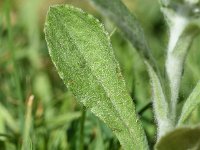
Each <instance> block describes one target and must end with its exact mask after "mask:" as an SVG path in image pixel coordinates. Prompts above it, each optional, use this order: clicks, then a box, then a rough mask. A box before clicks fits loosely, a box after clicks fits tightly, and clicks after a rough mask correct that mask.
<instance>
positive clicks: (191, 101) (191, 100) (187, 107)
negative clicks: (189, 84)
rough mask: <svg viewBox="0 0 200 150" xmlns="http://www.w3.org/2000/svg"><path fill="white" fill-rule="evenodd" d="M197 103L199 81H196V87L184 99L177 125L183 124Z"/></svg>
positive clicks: (199, 95) (199, 99)
mask: <svg viewBox="0 0 200 150" xmlns="http://www.w3.org/2000/svg"><path fill="white" fill-rule="evenodd" d="M199 104H200V82H198V84H197V85H196V87H195V88H194V90H193V91H192V93H191V94H190V96H189V97H188V99H187V100H186V102H185V104H184V105H183V109H182V112H181V116H180V119H179V121H178V125H181V124H183V123H184V122H185V121H186V120H187V119H188V117H189V116H190V114H191V113H192V111H193V110H194V109H195V108H197V107H198V106H199Z"/></svg>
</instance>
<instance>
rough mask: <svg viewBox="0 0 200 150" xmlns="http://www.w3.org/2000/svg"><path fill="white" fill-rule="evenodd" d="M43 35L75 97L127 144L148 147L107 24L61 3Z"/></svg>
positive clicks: (49, 17)
mask: <svg viewBox="0 0 200 150" xmlns="http://www.w3.org/2000/svg"><path fill="white" fill-rule="evenodd" d="M45 36H46V41H47V45H48V49H49V53H50V56H51V58H52V61H53V62H54V64H55V66H56V68H57V71H58V73H59V75H60V77H61V78H62V79H63V81H64V83H65V84H66V85H67V87H68V88H69V89H70V90H71V91H72V92H73V94H74V95H75V96H76V99H77V100H79V101H80V102H81V103H82V104H83V105H84V106H86V107H87V108H88V109H90V110H91V111H92V112H93V113H94V114H95V115H96V116H98V117H99V118H100V119H102V120H103V121H104V122H105V123H106V124H107V125H108V126H109V127H110V128H111V129H112V131H113V132H114V133H115V134H116V136H117V137H118V139H119V141H120V142H121V144H122V146H123V147H124V149H127V150H133V149H141V150H143V149H144V150H145V149H148V145H147V141H146V137H145V135H144V131H143V129H142V125H141V123H140V121H139V120H138V117H137V115H136V112H135V107H134V104H133V102H132V99H131V97H130V96H129V95H128V93H127V90H126V85H125V82H124V79H123V77H122V74H121V71H120V68H119V64H118V62H117V61H116V59H115V56H114V53H113V49H112V46H111V44H110V39H109V36H108V33H107V32H106V31H105V29H104V27H103V25H102V24H101V23H100V22H99V21H98V20H97V19H95V18H94V17H93V16H91V15H89V14H87V13H85V12H83V11H82V10H80V9H78V8H74V7H72V6H68V5H60V6H55V7H51V8H50V10H49V12H48V15H47V20H46V23H45Z"/></svg>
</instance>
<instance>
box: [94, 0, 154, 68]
mask: <svg viewBox="0 0 200 150" xmlns="http://www.w3.org/2000/svg"><path fill="white" fill-rule="evenodd" d="M90 1H92V2H93V3H94V4H95V5H96V6H97V8H99V9H100V10H101V11H100V12H101V13H103V14H104V15H105V16H108V17H109V18H110V19H111V20H112V21H113V22H114V23H115V24H116V25H117V27H118V28H119V29H120V30H121V31H122V33H123V34H124V36H125V37H126V38H127V39H128V40H129V41H130V42H131V43H132V45H133V46H134V47H135V48H136V49H137V50H138V51H139V53H140V54H141V56H142V57H143V58H145V59H147V60H149V61H150V63H151V65H152V66H153V67H155V66H156V64H155V61H154V59H153V57H152V54H151V52H150V49H149V46H148V44H147V42H146V39H145V35H144V31H143V29H142V27H141V26H140V23H139V22H138V20H137V19H136V17H135V16H134V14H132V13H131V12H130V11H129V10H128V8H127V7H126V6H125V5H124V4H123V3H122V2H121V0H90Z"/></svg>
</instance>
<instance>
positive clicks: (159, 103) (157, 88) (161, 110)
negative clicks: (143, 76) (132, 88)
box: [146, 63, 172, 138]
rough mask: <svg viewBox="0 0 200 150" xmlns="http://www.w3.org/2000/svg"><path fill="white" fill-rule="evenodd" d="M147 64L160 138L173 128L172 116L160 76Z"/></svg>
mask: <svg viewBox="0 0 200 150" xmlns="http://www.w3.org/2000/svg"><path fill="white" fill-rule="evenodd" d="M146 65H147V68H148V72H149V76H150V79H151V86H152V91H153V93H152V94H153V96H152V97H153V108H154V113H155V117H156V120H157V122H158V138H160V137H161V136H163V135H164V134H165V133H166V132H168V131H169V130H171V128H172V125H171V121H170V118H169V117H168V114H169V107H168V103H167V101H166V99H165V95H164V93H163V90H162V87H161V83H160V81H159V78H158V76H157V75H156V73H155V72H154V70H153V68H152V67H151V66H150V65H149V64H148V63H146Z"/></svg>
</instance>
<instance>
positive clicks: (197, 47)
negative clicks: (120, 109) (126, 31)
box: [0, 0, 200, 150]
mask: <svg viewBox="0 0 200 150" xmlns="http://www.w3.org/2000/svg"><path fill="white" fill-rule="evenodd" d="M124 2H125V4H126V5H127V6H128V7H129V9H130V10H131V11H133V12H135V14H136V16H137V18H138V20H139V21H140V22H141V25H142V27H143V28H144V31H145V34H146V37H147V41H148V43H149V45H150V47H151V49H152V53H153V55H154V56H155V58H156V61H157V63H158V65H159V67H160V69H161V73H162V74H163V75H165V72H164V63H165V57H166V48H167V42H168V30H167V27H166V24H165V22H164V19H163V16H162V14H161V12H160V9H159V5H158V2H157V1H156V0H124ZM60 3H66V4H72V5H74V6H77V7H80V8H82V9H83V10H85V11H87V12H89V13H91V14H93V15H94V16H96V17H97V18H99V19H100V20H101V21H102V22H103V23H104V24H105V27H106V29H107V31H108V32H109V33H111V32H112V31H113V30H114V29H115V25H114V24H112V22H110V21H109V19H108V18H105V17H103V16H102V15H101V14H100V13H99V12H97V11H96V9H95V8H94V7H93V6H91V5H90V4H89V3H88V1H86V0H0V150H17V149H24V150H29V149H33V150H46V149H48V150H65V149H66V150H68V149H69V150H83V149H88V150H118V149H122V148H121V147H120V144H119V142H118V140H117V139H116V137H115V136H114V135H113V134H112V132H111V130H110V129H109V128H107V127H106V125H105V124H104V123H103V122H102V121H100V120H99V119H98V118H96V117H95V116H94V115H93V114H92V113H91V112H90V111H88V110H85V109H84V108H83V107H82V106H81V105H80V104H79V103H77V101H76V100H75V98H74V96H73V95H72V93H71V92H70V91H68V89H67V88H66V87H65V85H64V84H63V82H62V80H61V79H60V78H59V76H58V74H57V72H56V70H55V67H54V66H53V64H52V62H51V60H50V57H49V55H48V50H47V46H46V42H45V39H44V32H43V27H44V21H45V16H46V12H47V10H48V7H49V6H51V5H53V4H60ZM199 40H200V37H199V36H198V37H197V38H196V39H195V41H194V43H193V45H192V48H191V49H190V52H189V56H188V58H187V62H186V67H185V70H184V76H183V81H182V85H181V92H180V103H179V106H181V104H182V102H183V101H184V100H185V99H186V98H187V97H188V95H189V93H190V92H191V90H192V89H193V87H194V86H195V84H196V82H197V81H198V80H199V79H200V43H199ZM111 42H112V44H113V48H114V51H115V55H116V57H117V59H118V61H119V63H120V66H121V69H122V73H123V75H124V77H125V80H126V84H127V89H128V91H129V92H130V94H131V96H132V98H133V101H134V102H135V104H136V109H137V111H138V112H139V115H140V119H141V120H142V123H143V125H144V128H145V132H146V134H147V137H148V141H149V144H150V146H151V147H152V146H153V144H154V143H155V141H156V139H155V138H156V123H155V120H154V118H153V114H152V113H153V111H152V107H151V103H150V102H151V89H150V84H149V78H148V74H147V71H146V69H145V66H144V64H143V62H142V60H141V58H140V57H139V55H138V53H137V52H136V50H135V49H134V48H133V47H132V46H131V44H130V43H129V42H128V41H127V40H125V38H124V37H123V36H121V33H120V31H119V30H116V31H115V32H114V34H113V35H112V37H111ZM199 114H200V113H199V110H198V109H196V110H195V111H194V112H193V113H192V115H191V119H190V120H191V121H192V122H193V123H198V122H199V120H200V116H199Z"/></svg>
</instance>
